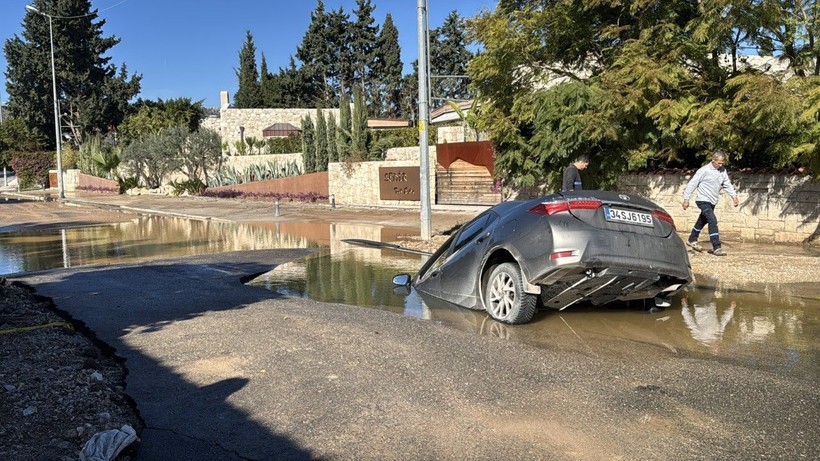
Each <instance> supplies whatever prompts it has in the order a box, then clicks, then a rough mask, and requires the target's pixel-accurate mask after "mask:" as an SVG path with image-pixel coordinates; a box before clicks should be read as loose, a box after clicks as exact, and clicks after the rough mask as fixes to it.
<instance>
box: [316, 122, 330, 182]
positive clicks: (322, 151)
mask: <svg viewBox="0 0 820 461" xmlns="http://www.w3.org/2000/svg"><path fill="white" fill-rule="evenodd" d="M315 140H316V171H327V157H328V155H327V122H325V114H324V112H322V109H316V137H315Z"/></svg>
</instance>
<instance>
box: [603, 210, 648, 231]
mask: <svg viewBox="0 0 820 461" xmlns="http://www.w3.org/2000/svg"><path fill="white" fill-rule="evenodd" d="M604 214H605V215H606V220H607V221H616V222H623V223H627V224H637V225H639V226H647V227H655V224H654V223H653V222H652V215H651V214H649V213H641V212H640V211H630V210H619V209H618V208H609V207H604Z"/></svg>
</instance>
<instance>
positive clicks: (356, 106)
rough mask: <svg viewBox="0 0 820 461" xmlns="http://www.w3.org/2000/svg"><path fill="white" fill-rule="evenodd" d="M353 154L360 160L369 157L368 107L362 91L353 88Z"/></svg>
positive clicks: (351, 136) (351, 135)
mask: <svg viewBox="0 0 820 461" xmlns="http://www.w3.org/2000/svg"><path fill="white" fill-rule="evenodd" d="M351 123H352V130H351V133H350V138H351V148H350V150H351V152H352V153H353V154H354V155H356V156H357V157H358V158H361V159H365V158H367V155H368V151H367V150H368V144H369V143H368V139H367V138H368V131H367V107H366V106H365V102H364V96H363V95H362V90H361V89H360V88H358V87H355V88H353V116H352V120H351Z"/></svg>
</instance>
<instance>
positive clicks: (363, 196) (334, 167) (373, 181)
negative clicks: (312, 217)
mask: <svg viewBox="0 0 820 461" xmlns="http://www.w3.org/2000/svg"><path fill="white" fill-rule="evenodd" d="M428 153H429V158H430V160H429V162H428V170H429V178H430V202H431V204H433V202H434V201H435V196H436V150H435V148H434V147H431V148H430V150H429V152H428ZM386 158H390V159H397V160H386V161H380V162H358V163H339V162H336V163H331V164H330V165H328V192H329V193H330V194H331V195H333V196H334V198H335V200H336V203H337V204H339V205H354V206H356V205H359V206H415V207H418V206H420V205H421V204H420V202H418V201H415V200H412V201H411V200H382V199H381V198H379V181H380V180H381V178H380V177H379V168H380V167H404V166H419V148H418V147H402V148H397V149H390V150H388V151H387V154H386Z"/></svg>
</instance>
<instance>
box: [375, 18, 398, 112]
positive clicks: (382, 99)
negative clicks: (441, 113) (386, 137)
mask: <svg viewBox="0 0 820 461" xmlns="http://www.w3.org/2000/svg"><path fill="white" fill-rule="evenodd" d="M402 67H403V65H402V62H401V47H400V46H399V31H398V29H396V26H395V25H394V24H393V16H392V15H390V13H388V14H387V17H385V19H384V24H382V31H381V33H380V34H379V41H378V47H377V49H376V61H375V68H374V71H373V76H374V80H375V82H376V83H377V85H376V86H375V88H374V90H375V91H376V92H377V94H378V95H379V96H378V97H376V94H374V95H373V99H372V100H373V105H372V106H371V108H372V109H373V114H374V115H375V116H378V117H399V115H400V114H401V79H402V75H401V71H402Z"/></svg>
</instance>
